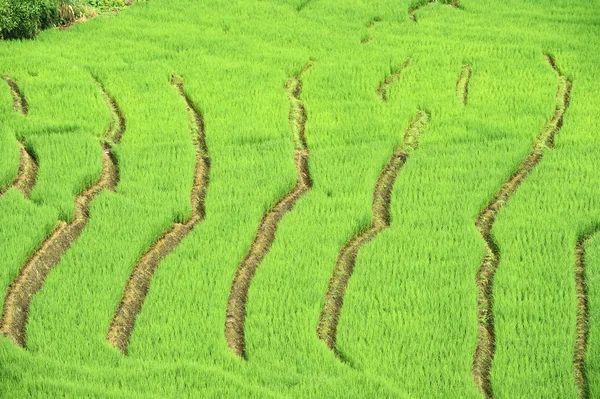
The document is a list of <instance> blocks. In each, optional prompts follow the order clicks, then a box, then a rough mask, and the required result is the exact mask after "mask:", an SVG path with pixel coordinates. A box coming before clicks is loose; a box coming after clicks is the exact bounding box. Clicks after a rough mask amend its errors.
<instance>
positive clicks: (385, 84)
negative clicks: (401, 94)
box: [377, 58, 410, 101]
mask: <svg viewBox="0 0 600 399" xmlns="http://www.w3.org/2000/svg"><path fill="white" fill-rule="evenodd" d="M409 62H410V58H407V59H405V60H404V62H403V63H402V66H401V67H400V68H398V70H396V72H394V73H392V74H391V75H390V76H388V77H386V78H385V79H384V80H382V81H381V83H379V86H378V87H377V94H379V97H381V100H382V101H387V99H388V96H387V91H388V88H389V87H390V86H391V85H393V84H394V83H396V82H397V81H398V79H400V75H401V74H402V71H404V69H406V67H407V66H408V63H409Z"/></svg>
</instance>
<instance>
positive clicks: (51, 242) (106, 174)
mask: <svg viewBox="0 0 600 399" xmlns="http://www.w3.org/2000/svg"><path fill="white" fill-rule="evenodd" d="M97 83H98V81H97ZM100 86H101V89H102V90H103V94H105V95H106V96H107V97H110V96H108V94H107V93H106V92H105V91H104V88H103V86H102V85H100ZM107 105H108V106H109V107H110V108H111V110H112V112H118V113H120V111H119V107H118V106H117V105H116V103H114V101H113V102H112V103H110V104H109V102H108V101H107ZM115 110H116V111H115ZM114 118H115V115H114V113H113V120H112V121H111V124H110V127H109V129H108V130H107V132H106V134H105V137H108V138H109V139H110V137H109V136H111V135H113V136H114V131H115V129H117V127H122V128H123V129H124V128H125V124H124V123H123V124H122V125H121V124H119V123H115V121H114ZM121 133H122V132H121ZM118 138H119V139H120V135H119V136H118ZM115 139H116V137H115ZM115 142H116V143H118V140H116V141H115ZM102 150H103V152H102V173H101V175H100V178H99V179H98V181H97V182H96V183H95V184H93V185H91V186H89V187H88V188H86V189H85V190H84V191H83V192H82V193H81V194H79V195H77V196H76V197H75V201H74V202H75V207H74V217H73V220H72V221H71V222H69V223H66V222H63V221H59V222H58V224H57V226H56V227H55V228H54V230H53V232H52V233H51V234H50V235H49V236H48V237H46V239H45V240H44V241H43V242H42V244H41V246H40V247H38V249H37V250H36V251H35V252H34V253H33V255H32V256H31V257H30V258H29V259H28V260H27V262H26V263H25V265H24V266H23V267H22V268H21V269H20V270H19V273H18V274H17V277H16V278H15V279H14V280H13V281H12V282H11V284H10V285H9V287H8V290H7V291H6V296H5V298H4V306H3V310H2V318H1V319H0V332H1V333H2V334H4V335H5V336H7V337H8V338H10V339H11V340H12V341H13V342H14V343H15V344H17V345H19V346H21V347H23V348H24V347H25V345H26V334H27V330H26V329H27V319H28V315H29V307H30V305H31V302H32V300H33V296H34V295H35V294H36V293H37V292H38V291H39V290H40V289H41V288H42V287H43V285H44V282H45V281H46V278H47V277H48V275H49V274H50V272H51V271H52V269H53V268H54V267H55V266H56V265H58V263H59V262H60V260H61V258H62V256H63V255H64V254H65V253H66V252H67V250H68V249H69V248H70V247H71V245H72V244H73V242H74V241H75V240H76V239H77V238H78V237H79V236H80V235H81V232H82V231H83V229H84V228H85V226H86V225H87V223H88V221H89V211H90V204H91V202H92V200H93V199H94V198H95V197H96V196H97V195H98V194H99V193H100V192H101V191H103V190H111V191H114V190H115V189H116V186H117V184H118V181H119V168H118V165H117V162H116V159H115V157H114V155H113V153H112V147H111V144H109V143H104V144H102Z"/></svg>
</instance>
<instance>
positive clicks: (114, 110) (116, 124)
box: [95, 79, 127, 144]
mask: <svg viewBox="0 0 600 399" xmlns="http://www.w3.org/2000/svg"><path fill="white" fill-rule="evenodd" d="M95 81H96V85H97V86H98V88H99V89H100V93H102V97H103V98H104V102H105V103H106V106H107V107H108V109H109V110H110V114H111V118H110V124H109V126H108V129H106V132H105V133H104V136H103V138H104V139H107V140H110V141H112V143H114V144H118V143H120V142H121V138H122V137H123V133H125V129H126V128H127V126H126V124H125V118H124V117H123V113H122V112H121V109H120V108H119V105H118V104H117V102H116V101H115V100H114V98H113V97H112V96H111V95H110V94H108V92H107V91H106V88H105V87H104V85H103V84H102V83H100V81H98V80H97V79H95Z"/></svg>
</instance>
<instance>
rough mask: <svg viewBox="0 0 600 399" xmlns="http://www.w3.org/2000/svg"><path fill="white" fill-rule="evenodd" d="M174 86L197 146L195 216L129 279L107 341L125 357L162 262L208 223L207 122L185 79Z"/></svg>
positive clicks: (170, 232)
mask: <svg viewBox="0 0 600 399" xmlns="http://www.w3.org/2000/svg"><path fill="white" fill-rule="evenodd" d="M170 83H171V85H172V86H173V88H174V89H175V90H176V91H177V94H179V96H180V97H181V98H182V99H183V100H184V102H185V104H186V108H187V112H188V117H189V125H190V131H191V136H192V142H193V143H194V145H195V147H196V165H195V168H194V183H193V186H192V191H191V194H190V201H191V204H192V214H191V216H190V218H189V219H188V220H187V221H186V222H185V223H174V224H173V225H172V226H171V228H170V229H169V230H168V231H167V232H165V233H164V234H163V235H162V236H161V237H160V238H159V239H158V240H156V241H155V242H154V244H152V245H151V246H150V248H148V250H147V251H146V252H145V253H144V255H142V257H141V258H140V259H139V260H138V261H137V263H136V264H135V266H134V268H133V270H132V272H131V274H130V276H129V279H128V280H127V283H126V285H125V289H124V291H123V296H122V298H121V302H120V303H119V305H118V307H117V309H116V311H115V314H114V316H113V318H112V320H111V323H110V326H109V329H108V332H107V334H106V340H107V341H108V342H109V343H110V344H111V345H112V346H113V347H115V348H116V349H118V350H119V351H121V352H122V353H123V354H124V355H127V348H128V346H129V340H130V338H131V334H132V332H133V329H134V327H135V321H136V319H137V315H138V314H139V313H140V311H141V310H142V306H143V304H144V301H145V299H146V296H147V294H148V290H149V288H150V284H151V282H152V276H153V275H154V272H155V271H156V269H157V268H158V266H159V264H160V262H161V261H162V260H163V259H164V258H165V257H166V256H167V255H168V254H170V253H171V252H172V251H173V250H174V249H175V248H176V247H177V246H178V245H179V243H181V241H182V240H183V239H184V238H185V236H187V235H188V234H189V233H190V232H191V231H192V230H193V229H194V227H195V226H196V225H197V224H198V223H200V222H201V221H202V220H204V218H205V215H206V212H205V206H204V198H205V195H206V190H207V188H208V181H209V172H210V160H209V157H208V149H207V146H206V132H205V126H204V119H203V117H202V114H201V113H200V111H199V110H198V108H197V107H196V106H195V105H194V103H193V102H192V100H191V99H190V98H189V97H188V96H187V95H186V93H185V90H184V81H183V78H181V77H180V76H177V75H172V76H171V82H170Z"/></svg>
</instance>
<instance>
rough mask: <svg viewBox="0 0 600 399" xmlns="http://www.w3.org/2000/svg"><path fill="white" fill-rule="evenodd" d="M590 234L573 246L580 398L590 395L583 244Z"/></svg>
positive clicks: (576, 361)
mask: <svg viewBox="0 0 600 399" xmlns="http://www.w3.org/2000/svg"><path fill="white" fill-rule="evenodd" d="M591 236H592V234H590V235H588V236H586V237H584V238H583V239H581V240H579V241H578V242H577V245H576V246H575V259H576V260H575V290H576V292H577V327H576V337H575V351H574V355H573V365H574V369H575V385H576V386H577V394H578V397H579V398H580V399H587V398H589V397H590V390H589V385H588V379H587V373H586V370H585V352H586V349H587V341H588V333H589V330H588V325H589V321H590V314H589V306H588V299H587V298H588V296H587V293H588V288H587V284H586V278H585V246H586V244H587V241H588V240H589V239H590V238H591Z"/></svg>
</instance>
